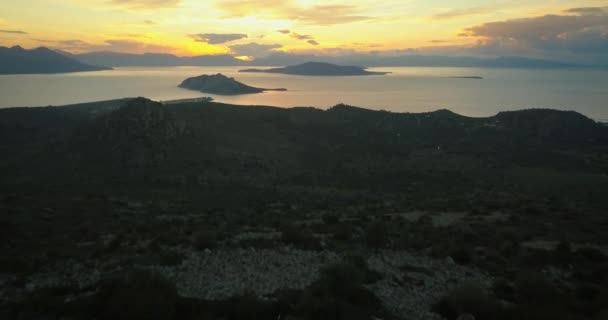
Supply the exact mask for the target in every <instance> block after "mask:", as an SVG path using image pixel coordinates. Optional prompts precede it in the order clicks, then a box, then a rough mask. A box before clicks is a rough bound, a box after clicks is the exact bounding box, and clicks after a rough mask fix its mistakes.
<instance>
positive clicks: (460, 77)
mask: <svg viewBox="0 0 608 320" xmlns="http://www.w3.org/2000/svg"><path fill="white" fill-rule="evenodd" d="M450 78H453V79H472V80H483V77H480V76H455V77H450Z"/></svg>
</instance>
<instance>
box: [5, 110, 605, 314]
mask: <svg viewBox="0 0 608 320" xmlns="http://www.w3.org/2000/svg"><path fill="white" fill-rule="evenodd" d="M607 150H608V127H606V126H605V125H602V124H598V123H596V122H594V121H593V120H591V119H589V118H587V117H585V116H584V115H581V114H578V113H576V112H565V111H556V110H548V109H546V110H541V109H533V110H522V111H513V112H502V113H499V114H497V115H495V116H492V117H487V118H469V117H465V116H461V115H458V114H455V113H453V112H451V111H449V110H438V111H435V112H428V113H391V112H385V111H373V110H367V109H363V108H357V107H353V106H348V105H337V106H335V107H333V108H330V109H328V110H320V109H315V108H291V109H283V108H275V107H265V106H235V105H226V104H221V103H213V102H205V103H175V104H171V105H163V104H161V103H157V102H154V101H150V100H148V99H145V98H137V99H123V100H113V101H103V102H98V103H86V104H82V105H71V106H64V107H41V108H11V109H2V110H0V152H1V153H2V154H3V157H2V158H1V159H0V176H2V179H0V194H1V196H0V212H3V213H4V214H3V215H2V216H0V240H1V241H0V243H1V244H2V249H3V250H2V254H0V262H2V263H0V273H1V274H3V277H4V278H3V279H6V280H4V281H3V282H0V289H1V291H0V292H2V293H7V294H6V295H5V296H4V297H7V299H5V300H3V301H2V302H0V316H1V317H2V318H6V319H41V318H49V317H50V318H60V317H68V318H74V319H91V318H98V319H108V320H109V319H117V318H120V319H149V318H150V312H154V313H155V314H157V313H158V314H163V315H165V316H162V317H161V318H162V319H187V320H190V319H192V320H194V319H200V316H201V315H205V317H206V318H207V319H236V320H248V319H251V317H250V315H252V314H254V315H255V317H256V318H260V319H277V318H279V317H282V316H283V315H287V317H291V316H293V317H298V318H302V319H306V320H316V319H320V318H321V319H337V320H352V319H360V320H373V319H378V318H381V319H387V320H398V319H414V320H427V319H437V316H438V315H437V313H438V314H440V315H441V316H443V317H444V318H445V319H455V318H456V316H458V315H459V314H461V313H462V312H464V311H466V312H473V313H475V314H476V315H477V314H481V315H485V316H484V317H483V318H482V319H504V320H515V319H517V320H520V319H537V318H543V319H544V318H550V317H549V316H550V315H552V314H555V312H557V313H558V314H562V315H565V317H566V318H575V316H576V315H578V314H579V313H580V310H585V312H586V314H588V315H590V317H588V318H589V319H593V318H594V317H595V316H596V315H598V314H600V313H601V312H603V311H602V310H604V307H605V306H606V305H607V304H606V302H607V300H605V297H607V296H606V289H605V288H606V285H605V284H606V281H608V278H607V277H605V274H606V273H605V270H606V266H608V264H607V263H608V256H607V255H606V254H605V253H604V252H608V250H607V248H608V236H607V235H606V233H605V226H606V216H605V211H606V210H607V209H608V200H607V199H606V197H605V192H602V191H603V190H607V189H608V179H607V178H606V177H607V173H608V158H607V157H606V154H608V153H607V152H606V151H607ZM472 283H473V284H474V285H475V287H472V285H471V284H472ZM556 283H557V284H556ZM530 288H533V289H530ZM243 292H247V293H246V294H243ZM528 292H532V293H534V294H533V295H531V296H530V295H529V294H528ZM581 292H583V293H584V295H583V297H585V298H584V299H580V298H579V297H580V295H581ZM463 297H464V299H465V302H462V303H461V302H458V303H457V304H456V305H454V302H453V301H459V300H458V299H462V298H463ZM547 297H551V300H550V301H551V304H549V305H548V304H546V301H547ZM467 299H468V300H467ZM469 301H472V302H470V304H468V303H469ZM504 301H507V302H508V303H503V302H504ZM554 302H559V303H554ZM462 304H464V305H465V307H466V309H461V305H462ZM134 306H145V307H141V308H140V307H134ZM241 310H247V313H241ZM530 314H531V315H533V317H532V318H530V317H528V315H530ZM260 315H262V316H260ZM537 315H540V316H537ZM582 319H587V317H583V318H582Z"/></svg>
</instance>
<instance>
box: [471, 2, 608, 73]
mask: <svg viewBox="0 0 608 320" xmlns="http://www.w3.org/2000/svg"><path fill="white" fill-rule="evenodd" d="M565 12H566V13H570V14H568V15H545V16H538V17H530V18H521V19H511V20H505V21H496V22H488V23H484V24H481V25H477V26H473V27H470V28H467V29H465V30H464V32H463V33H461V36H464V37H475V38H477V43H476V44H475V45H474V46H473V47H472V49H473V50H475V51H476V52H479V53H482V54H492V53H494V54H505V53H508V54H527V55H536V56H541V57H568V58H572V59H581V60H582V59H584V58H585V57H589V58H594V59H595V60H597V59H601V60H606V61H608V11H607V10H605V8H573V9H568V10H566V11H565Z"/></svg>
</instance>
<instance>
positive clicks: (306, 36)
mask: <svg viewBox="0 0 608 320" xmlns="http://www.w3.org/2000/svg"><path fill="white" fill-rule="evenodd" d="M289 36H290V37H292V38H294V39H298V40H312V36H311V35H309V34H299V33H295V32H292V33H290V34H289Z"/></svg>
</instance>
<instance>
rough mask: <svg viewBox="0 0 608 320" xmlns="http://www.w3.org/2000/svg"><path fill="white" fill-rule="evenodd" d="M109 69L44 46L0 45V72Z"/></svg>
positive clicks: (24, 72)
mask: <svg viewBox="0 0 608 320" xmlns="http://www.w3.org/2000/svg"><path fill="white" fill-rule="evenodd" d="M109 69H110V68H107V67H99V66H93V65H88V64H84V63H82V62H79V61H77V60H75V59H72V58H70V57H66V56H65V55H62V54H60V53H57V52H55V51H52V50H50V49H47V48H44V47H40V48H36V49H31V50H26V49H23V48H21V47H19V46H15V47H12V48H6V47H0V74H30V73H64V72H82V71H99V70H109Z"/></svg>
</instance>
